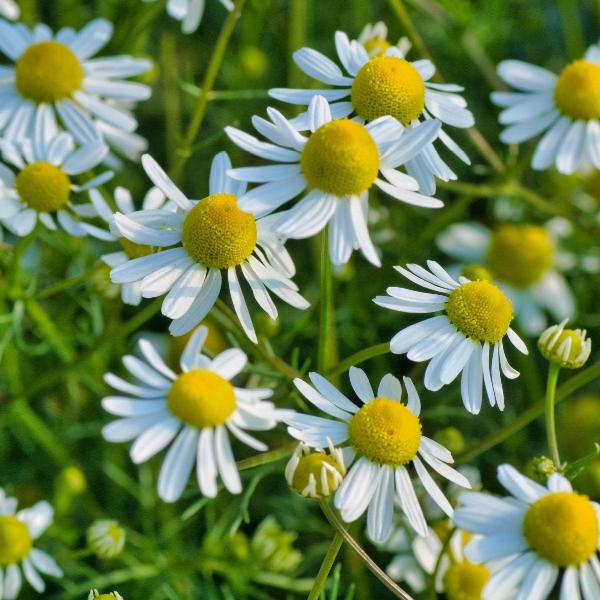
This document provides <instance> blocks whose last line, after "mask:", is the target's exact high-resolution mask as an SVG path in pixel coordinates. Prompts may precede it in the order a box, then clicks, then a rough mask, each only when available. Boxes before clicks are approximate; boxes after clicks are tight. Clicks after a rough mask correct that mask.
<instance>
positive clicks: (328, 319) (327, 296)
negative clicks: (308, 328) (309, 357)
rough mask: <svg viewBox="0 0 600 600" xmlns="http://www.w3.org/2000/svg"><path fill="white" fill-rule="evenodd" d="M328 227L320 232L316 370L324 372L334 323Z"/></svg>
mask: <svg viewBox="0 0 600 600" xmlns="http://www.w3.org/2000/svg"><path fill="white" fill-rule="evenodd" d="M327 231H328V228H327V227H326V228H325V229H323V233H322V234H321V301H320V302H321V304H320V319H319V353H318V359H317V365H318V370H319V372H320V373H326V372H327V370H328V368H329V365H330V364H331V363H332V362H333V361H332V358H333V354H334V351H335V350H334V324H333V278H332V276H331V261H330V260H329V244H328V233H327Z"/></svg>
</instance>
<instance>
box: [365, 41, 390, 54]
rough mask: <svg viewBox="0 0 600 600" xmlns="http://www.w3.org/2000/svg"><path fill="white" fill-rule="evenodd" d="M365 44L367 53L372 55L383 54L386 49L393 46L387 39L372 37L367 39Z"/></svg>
mask: <svg viewBox="0 0 600 600" xmlns="http://www.w3.org/2000/svg"><path fill="white" fill-rule="evenodd" d="M363 46H364V47H365V50H366V51H367V54H368V55H369V56H371V57H375V56H383V55H384V54H385V51H386V50H387V49H388V48H389V47H390V46H391V44H390V43H389V42H388V41H387V40H381V39H379V38H372V39H370V40H367V41H366V42H365V43H364V44H363Z"/></svg>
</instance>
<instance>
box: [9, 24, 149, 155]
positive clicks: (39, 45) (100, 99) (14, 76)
mask: <svg viewBox="0 0 600 600" xmlns="http://www.w3.org/2000/svg"><path fill="white" fill-rule="evenodd" d="M112 32H113V26H112V25H111V24H110V23H109V22H108V21H106V20H104V19H95V20H93V21H90V22H89V23H88V24H87V25H86V26H85V27H84V28H83V29H82V30H81V31H79V33H76V32H75V31H74V30H73V29H71V28H70V27H65V28H64V29H61V30H59V31H58V32H57V33H56V35H54V34H53V32H52V30H51V29H50V28H49V27H48V26H47V25H44V24H38V25H36V26H35V27H34V28H33V29H31V30H30V29H28V28H26V27H25V26H24V25H22V24H15V25H13V24H10V23H7V22H6V21H2V20H0V52H2V53H3V54H4V55H5V56H6V57H7V58H8V59H9V60H11V61H13V62H14V65H13V66H2V67H0V106H1V107H2V108H1V110H0V134H1V135H2V137H3V138H4V139H7V140H21V139H23V138H27V137H36V136H39V135H44V132H45V131H46V130H47V129H48V128H54V127H56V121H57V120H58V122H59V123H60V124H61V125H62V127H64V128H65V129H66V130H67V131H68V132H70V133H71V135H72V136H73V137H74V138H75V139H76V140H77V141H78V142H79V143H81V144H85V143H88V142H90V141H94V140H99V139H103V136H102V131H101V129H100V127H99V123H104V124H106V125H107V126H110V127H114V128H116V129H118V130H121V131H123V132H127V133H131V132H133V131H134V130H135V129H136V128H137V121H136V120H135V118H134V117H133V115H132V114H131V113H130V112H129V111H127V110H122V109H121V108H120V107H119V106H118V104H115V101H116V102H117V103H120V102H137V101H140V100H146V99H147V98H149V97H150V88H149V87H148V86H147V85H144V84H141V83H137V82H132V81H127V80H126V79H127V78H129V77H134V76H136V75H140V74H141V73H144V72H146V71H148V70H149V69H150V68H151V67H152V63H151V62H150V61H148V60H141V59H136V58H133V57H130V56H112V57H103V58H92V57H93V56H94V55H95V54H96V53H97V52H98V51H99V50H100V49H101V48H102V47H104V46H105V45H106V44H107V43H108V41H109V40H110V38H111V36H112ZM40 112H42V113H43V115H40ZM106 139H107V141H108V140H109V138H108V137H107V138H106Z"/></svg>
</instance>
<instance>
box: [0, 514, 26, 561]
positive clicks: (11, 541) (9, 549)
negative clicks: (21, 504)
mask: <svg viewBox="0 0 600 600" xmlns="http://www.w3.org/2000/svg"><path fill="white" fill-rule="evenodd" d="M32 544H33V540H32V539H31V536H30V535H29V530H28V529H27V526H26V525H25V523H22V522H21V521H19V519H17V517H15V516H13V515H0V567H7V566H8V565H13V564H16V563H19V562H21V561H22V560H23V559H24V558H25V557H26V556H27V555H28V554H29V551H30V550H31V546H32Z"/></svg>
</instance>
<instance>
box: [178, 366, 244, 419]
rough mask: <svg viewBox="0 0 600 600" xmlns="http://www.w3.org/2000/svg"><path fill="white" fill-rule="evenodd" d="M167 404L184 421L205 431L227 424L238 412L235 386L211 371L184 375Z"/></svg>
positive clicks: (194, 371)
mask: <svg viewBox="0 0 600 600" xmlns="http://www.w3.org/2000/svg"><path fill="white" fill-rule="evenodd" d="M167 403H168V405H169V409H170V410H171V412H172V413H173V414H174V415H175V416H176V417H177V418H178V419H180V420H181V421H183V422H184V423H187V424H188V425H191V426H192V427H196V428H197V429H202V428H203V427H216V426H217V425H223V423H225V421H227V419H228V418H229V416H230V415H231V413H232V412H233V411H234V410H235V394H234V392H233V386H232V385H231V384H230V383H229V381H227V380H226V379H223V377H221V376H220V375H217V374H216V373H213V372H212V371H209V370H207V369H193V370H192V371H188V372H187V373H182V374H181V375H179V377H177V379H176V380H175V381H174V382H173V385H172V386H171V389H170V390H169V394H168V395H167Z"/></svg>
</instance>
